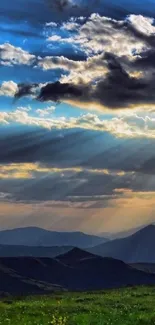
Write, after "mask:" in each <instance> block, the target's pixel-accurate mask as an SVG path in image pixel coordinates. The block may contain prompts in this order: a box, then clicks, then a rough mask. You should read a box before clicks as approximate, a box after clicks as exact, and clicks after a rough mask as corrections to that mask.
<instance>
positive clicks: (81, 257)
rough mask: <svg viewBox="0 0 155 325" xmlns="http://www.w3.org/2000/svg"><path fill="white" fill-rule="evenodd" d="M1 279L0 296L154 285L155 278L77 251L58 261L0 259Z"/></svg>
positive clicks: (120, 262) (118, 262)
mask: <svg viewBox="0 0 155 325" xmlns="http://www.w3.org/2000/svg"><path fill="white" fill-rule="evenodd" d="M73 255H74V256H73ZM86 256H87V257H86ZM0 276H1V279H2V281H0V292H7V293H11V294H34V293H40V292H44V293H45V292H47V291H49V292H51V291H55V290H59V291H60V290H61V291H62V290H69V291H87V290H101V289H105V288H119V287H123V286H127V285H130V286H133V285H144V284H147V285H148V284H155V275H152V274H149V273H146V272H142V271H140V270H136V269H134V268H132V267H130V266H129V265H127V264H125V263H124V262H122V261H119V260H115V259H111V258H101V257H98V256H95V255H89V256H88V254H87V253H86V252H84V251H78V250H75V249H73V251H70V253H66V256H65V254H64V255H63V256H62V255H61V256H60V257H58V258H57V259H56V260H55V259H50V258H38V259H37V258H30V257H18V258H0Z"/></svg>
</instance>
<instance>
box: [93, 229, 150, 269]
mask: <svg viewBox="0 0 155 325" xmlns="http://www.w3.org/2000/svg"><path fill="white" fill-rule="evenodd" d="M154 247H155V226H153V225H150V226H147V227H145V228H143V229H141V230H139V231H138V232H136V233H135V234H133V235H132V236H129V237H126V238H122V239H117V240H113V241H109V242H107V243H105V244H101V245H98V246H95V247H92V248H90V249H88V251H89V252H91V253H93V254H97V255H100V256H102V257H113V258H116V259H120V260H123V261H125V262H127V263H139V262H144V263H154V262H155V249H154Z"/></svg>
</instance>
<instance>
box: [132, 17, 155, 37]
mask: <svg viewBox="0 0 155 325" xmlns="http://www.w3.org/2000/svg"><path fill="white" fill-rule="evenodd" d="M128 21H129V22H130V23H131V25H132V26H133V27H134V28H135V29H136V30H138V31H139V32H141V33H142V34H144V35H147V36H151V35H155V26H154V25H153V24H154V19H153V18H149V17H144V16H142V15H130V16H129V17H128Z"/></svg>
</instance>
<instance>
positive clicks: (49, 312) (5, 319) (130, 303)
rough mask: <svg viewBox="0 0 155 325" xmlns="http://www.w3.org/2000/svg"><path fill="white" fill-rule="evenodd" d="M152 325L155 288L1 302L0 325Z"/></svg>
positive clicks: (12, 299) (154, 321)
mask: <svg viewBox="0 0 155 325" xmlns="http://www.w3.org/2000/svg"><path fill="white" fill-rule="evenodd" d="M9 324H10V325H49V324H51V325H132V324H133V325H144V324H145V325H154V324H155V287H139V288H125V289H119V290H108V291H102V292H94V293H63V294H60V293H57V294H53V295H51V296H42V297H40V296H37V297H25V298H3V299H1V300H0V325H9Z"/></svg>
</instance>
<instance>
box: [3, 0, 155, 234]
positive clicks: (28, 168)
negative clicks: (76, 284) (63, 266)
mask: <svg viewBox="0 0 155 325" xmlns="http://www.w3.org/2000/svg"><path fill="white" fill-rule="evenodd" d="M0 69H1V73H0V229H7V228H16V227H26V226H38V227H43V228H46V229H51V230H60V231H83V232H86V233H94V234H100V233H103V232H119V231H124V230H128V229H131V228H136V227H139V226H142V225H145V224H149V223H154V222H155V0H148V1H142V0H141V1H140V0H137V1H135V0H130V1H128V2H126V1H125V0H112V1H109V0H14V1H12V2H11V1H10V0H1V1H0Z"/></svg>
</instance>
